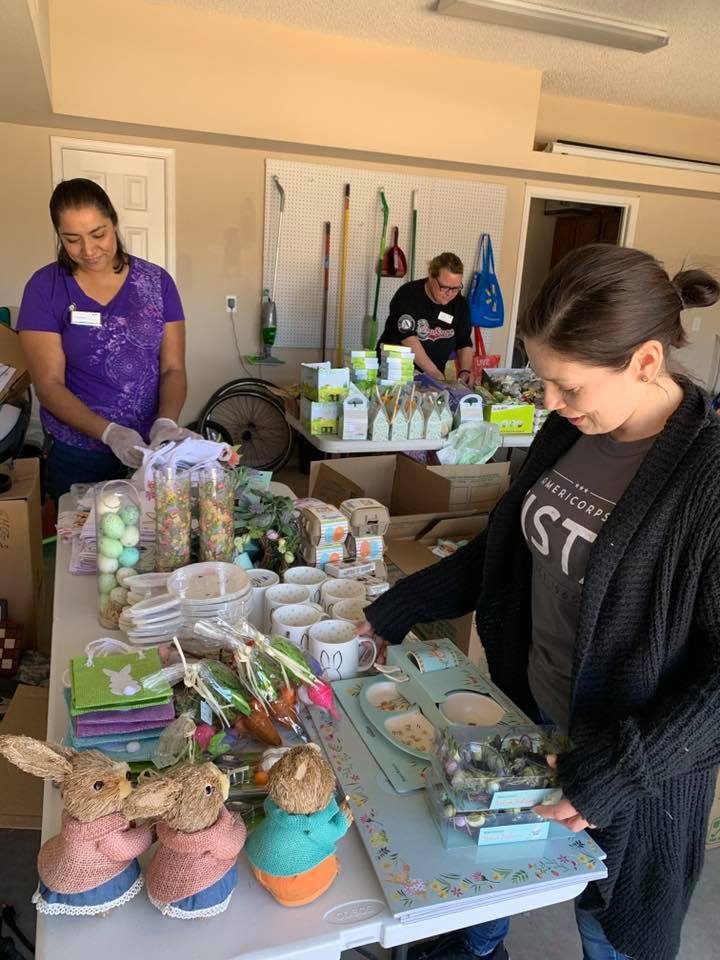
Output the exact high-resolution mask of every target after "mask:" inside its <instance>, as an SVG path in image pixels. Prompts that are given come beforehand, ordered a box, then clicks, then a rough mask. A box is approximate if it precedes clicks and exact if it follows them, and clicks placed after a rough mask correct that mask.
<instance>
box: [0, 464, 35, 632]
mask: <svg viewBox="0 0 720 960" xmlns="http://www.w3.org/2000/svg"><path fill="white" fill-rule="evenodd" d="M41 527H42V521H41V516H40V461H39V460H37V459H28V460H16V461H15V463H14V466H13V470H12V487H11V488H10V490H8V491H7V493H3V494H0V585H1V586H2V593H1V594H0V595H2V596H5V597H7V600H8V610H9V616H10V620H12V621H13V623H19V624H20V625H21V626H22V628H23V643H22V646H23V648H26V647H35V646H36V644H37V640H38V618H39V616H40V612H41V610H42V596H43V579H44V578H43V556H42V531H41Z"/></svg>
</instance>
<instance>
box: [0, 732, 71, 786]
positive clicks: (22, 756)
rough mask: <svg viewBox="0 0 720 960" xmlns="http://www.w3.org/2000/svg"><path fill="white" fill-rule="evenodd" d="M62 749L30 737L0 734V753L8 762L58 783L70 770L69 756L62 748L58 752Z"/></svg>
mask: <svg viewBox="0 0 720 960" xmlns="http://www.w3.org/2000/svg"><path fill="white" fill-rule="evenodd" d="M62 749H63V748H59V749H58V748H56V747H55V746H54V745H51V744H49V743H43V742H42V740H34V739H33V738H32V737H22V736H12V735H11V734H6V735H5V736H0V753H1V754H2V755H3V756H5V757H7V759H8V760H9V761H10V763H12V764H14V765H15V766H16V767H19V768H20V769H21V770H24V771H25V772H26V773H32V774H33V775H34V776H36V777H42V778H43V779H44V780H55V781H57V782H58V783H62V781H63V780H64V779H65V777H67V776H68V774H69V773H70V772H71V770H72V765H71V763H70V759H69V757H68V756H67V755H66V753H65V751H64V750H63V753H61V752H60V750H62ZM70 756H72V754H71V755H70Z"/></svg>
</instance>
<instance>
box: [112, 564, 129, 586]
mask: <svg viewBox="0 0 720 960" xmlns="http://www.w3.org/2000/svg"><path fill="white" fill-rule="evenodd" d="M110 573H112V571H110ZM115 576H116V577H117V582H118V583H119V584H120V586H121V587H124V586H125V581H126V579H127V578H128V577H134V576H135V571H134V570H133V568H132V567H120V569H119V570H118V572H117V573H116V574H115Z"/></svg>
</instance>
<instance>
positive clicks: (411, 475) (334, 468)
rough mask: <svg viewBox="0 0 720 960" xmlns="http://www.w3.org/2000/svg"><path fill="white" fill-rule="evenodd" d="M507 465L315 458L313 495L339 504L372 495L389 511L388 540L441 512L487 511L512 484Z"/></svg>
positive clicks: (398, 457) (392, 457) (411, 532)
mask: <svg viewBox="0 0 720 960" xmlns="http://www.w3.org/2000/svg"><path fill="white" fill-rule="evenodd" d="M509 468H510V464H509V463H507V462H506V463H485V464H470V465H457V466H447V467H444V466H439V467H426V466H424V465H423V464H421V463H418V462H417V461H416V460H412V459H411V458H410V457H406V456H403V455H402V454H389V455H386V456H372V457H349V458H347V459H345V460H329V461H328V460H326V461H315V462H314V463H313V464H312V465H311V467H310V486H309V496H311V497H317V498H318V499H319V500H324V501H325V502H326V503H332V504H335V506H339V505H340V504H341V503H342V502H343V500H348V499H350V498H351V497H374V498H375V499H376V500H379V501H380V503H383V504H385V506H386V507H387V508H388V510H389V511H390V518H391V519H390V528H389V530H388V532H387V533H386V535H385V538H386V540H392V539H407V538H408V537H412V538H415V537H417V536H418V535H419V534H420V533H422V532H423V531H424V530H425V528H426V527H428V526H429V525H430V524H431V523H432V522H434V521H436V520H437V519H439V518H440V517H442V516H448V517H451V516H452V517H454V516H457V515H458V514H467V513H472V512H476V513H489V512H490V510H492V508H493V507H494V506H495V504H496V503H497V501H498V500H499V499H500V497H501V496H502V495H503V494H504V493H505V491H506V490H507V488H508V484H509Z"/></svg>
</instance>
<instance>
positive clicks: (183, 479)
mask: <svg viewBox="0 0 720 960" xmlns="http://www.w3.org/2000/svg"><path fill="white" fill-rule="evenodd" d="M153 479H154V481H155V563H156V566H157V569H158V570H160V571H161V572H164V573H167V572H170V571H172V570H177V568H178V567H184V566H186V565H187V564H188V563H190V525H191V520H192V509H191V502H190V474H189V473H176V472H175V468H174V467H173V466H165V465H162V464H161V465H158V466H157V467H155V470H154V472H153Z"/></svg>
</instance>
